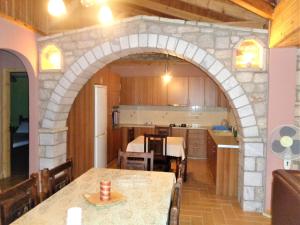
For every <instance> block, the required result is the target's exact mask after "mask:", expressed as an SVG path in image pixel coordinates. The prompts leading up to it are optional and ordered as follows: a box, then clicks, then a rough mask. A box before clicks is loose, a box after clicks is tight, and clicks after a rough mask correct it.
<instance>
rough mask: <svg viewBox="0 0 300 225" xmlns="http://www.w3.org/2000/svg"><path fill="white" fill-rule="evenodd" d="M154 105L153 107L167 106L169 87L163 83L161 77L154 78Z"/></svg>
mask: <svg viewBox="0 0 300 225" xmlns="http://www.w3.org/2000/svg"><path fill="white" fill-rule="evenodd" d="M152 95H153V96H152V101H153V102H152V104H153V105H167V104H168V95H167V85H166V84H165V83H164V82H163V81H162V79H161V77H160V76H159V77H153V87H152Z"/></svg>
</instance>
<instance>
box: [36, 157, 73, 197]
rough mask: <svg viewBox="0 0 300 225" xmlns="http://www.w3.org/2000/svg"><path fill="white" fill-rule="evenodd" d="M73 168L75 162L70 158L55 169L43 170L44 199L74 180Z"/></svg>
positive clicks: (42, 195)
mask: <svg viewBox="0 0 300 225" xmlns="http://www.w3.org/2000/svg"><path fill="white" fill-rule="evenodd" d="M72 168H73V163H72V160H71V159H69V160H67V161H66V162H65V163H63V164H61V165H59V166H57V167H54V168H53V169H48V168H46V169H43V170H42V171H41V184H42V192H41V199H42V200H44V199H46V198H48V197H50V196H51V195H53V194H54V193H55V192H57V191H59V190H60V189H62V188H63V187H65V186H66V185H67V184H69V183H70V182H71V181H72V180H73V179H72Z"/></svg>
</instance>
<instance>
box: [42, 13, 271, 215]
mask: <svg viewBox="0 0 300 225" xmlns="http://www.w3.org/2000/svg"><path fill="white" fill-rule="evenodd" d="M149 21H150V22H149ZM124 24H125V25H126V26H127V27H126V26H124ZM116 26H121V27H123V26H124V27H125V28H124V27H123V29H124V32H121V33H118V34H115V35H110V36H109V37H108V38H103V37H102V36H101V35H103V33H105V31H103V29H104V28H101V27H92V28H88V29H90V30H87V29H82V30H79V31H76V32H70V33H67V34H62V35H57V36H53V37H51V36H50V37H46V38H43V39H40V40H39V42H40V46H41V47H42V46H44V45H45V44H48V43H56V44H57V45H59V46H60V48H61V49H62V50H63V51H65V52H64V54H65V57H66V58H67V56H68V55H72V57H70V58H71V60H69V61H70V62H69V61H68V60H65V62H66V63H65V67H64V68H65V72H64V73H59V74H58V75H57V74H55V73H53V75H54V76H55V75H57V76H58V78H57V79H56V81H55V82H53V84H54V85H53V87H52V88H51V90H50V91H49V92H48V96H49V97H48V99H46V100H44V101H43V103H44V105H43V107H44V108H42V115H41V122H40V126H41V129H40V148H41V153H42V154H43V156H42V157H41V163H40V164H41V167H52V166H55V165H56V164H58V163H60V162H61V161H63V160H64V159H65V155H66V131H67V127H66V120H67V117H68V113H69V111H70V108H71V106H72V103H73V101H74V99H75V98H76V96H77V94H78V92H79V90H80V89H81V88H82V86H83V85H84V84H85V83H86V82H87V81H88V80H89V79H90V78H91V76H92V75H93V74H94V73H95V72H96V71H98V70H99V69H101V68H102V67H104V66H105V65H107V64H109V63H110V62H112V61H114V60H116V59H118V58H120V57H122V56H126V55H129V54H133V53H147V52H157V53H165V54H170V55H174V56H177V57H179V58H181V59H184V60H187V61H189V62H191V63H192V64H194V65H195V66H197V67H199V68H200V69H202V70H204V71H206V73H207V74H208V75H209V76H210V77H211V78H212V79H213V80H215V82H216V83H217V84H218V85H219V86H220V87H221V88H222V90H223V91H224V93H225V95H226V96H227V98H228V100H229V102H230V104H231V106H232V108H233V109H234V113H235V116H236V119H237V122H238V125H239V131H240V133H241V142H240V148H241V149H240V150H241V151H240V162H239V164H240V165H239V201H240V202H241V204H242V207H243V208H244V209H245V210H248V211H262V210H263V197H261V196H259V195H262V196H263V195H264V179H263V177H264V168H259V169H257V164H258V160H260V161H262V162H261V164H262V165H263V164H264V159H265V158H264V157H265V153H264V142H263V139H264V137H263V135H262V131H263V129H262V128H261V127H260V126H259V124H258V123H259V122H260V120H261V118H260V117H259V116H257V113H256V111H257V110H256V108H254V104H253V99H252V98H253V96H252V95H251V94H249V91H248V90H245V86H243V84H242V82H241V81H240V79H239V76H237V74H236V72H235V71H234V70H232V68H231V62H229V60H227V61H226V60H225V59H223V58H222V57H223V56H222V54H225V52H224V51H225V50H223V49H226V51H227V52H226V54H227V56H228V55H230V54H231V55H232V51H233V49H234V44H227V46H223V44H224V43H225V44H226V42H227V41H229V40H230V39H231V42H234V40H235V39H238V40H239V39H241V38H244V37H245V35H247V34H248V33H249V32H250V33H251V35H253V34H256V33H255V31H254V30H251V29H250V30H245V29H241V28H240V29H237V28H230V27H222V26H217V25H211V24H201V23H200V24H199V23H192V22H190V24H188V22H185V21H181V20H169V19H164V18H158V19H157V17H155V18H152V17H150V18H149V17H135V18H131V19H128V20H127V21H125V22H123V23H120V24H117V25H116ZM136 26H137V27H136ZM145 27H147V28H148V31H147V29H145ZM114 28H116V29H117V27H114ZM228 28H230V29H231V31H230V32H231V36H230V37H227V36H226V34H228V33H229V32H228V31H227V30H226V29H228ZM108 29H109V28H108ZM168 29H171V30H172V29H173V30H174V29H176V32H174V33H172V32H167V30H168ZM150 30H151V31H150ZM88 31H90V33H89V34H94V35H95V37H94V39H93V42H92V41H91V43H90V44H89V43H88V42H84V40H86V38H87V36H86V32H88ZM142 31H143V32H142ZM159 31H161V32H159ZM199 31H200V32H199ZM201 31H203V32H202V33H201ZM186 32H191V33H193V35H194V37H196V38H194V39H195V40H194V39H193V38H191V37H186V36H185V35H184V34H185V33H186ZM212 32H215V34H217V33H219V34H220V36H216V37H212V38H215V39H214V40H215V45H214V47H213V48H208V47H205V43H204V44H203V42H201V41H199V40H197V38H198V39H201V37H203V35H208V34H210V33H212ZM247 32H248V33H247ZM238 33H240V34H239V35H241V36H243V37H239V36H238ZM257 33H258V36H264V35H262V34H263V32H262V31H257ZM99 34H101V35H99ZM179 34H180V35H179ZM233 34H234V35H233ZM224 35H225V37H224ZM78 36H79V39H80V38H81V41H80V43H81V45H83V46H81V47H82V48H81V50H80V51H77V49H76V48H75V49H72V48H67V47H65V46H64V45H68V44H69V45H71V42H72V41H71V40H72V38H73V39H74V38H75V39H76V38H78ZM100 36H101V37H100ZM211 36H212V35H211ZM208 37H210V36H208ZM208 37H207V38H208ZM64 39H67V40H69V42H70V43H68V42H67V41H65V40H64ZM192 39H193V40H192ZM238 40H237V41H238ZM237 41H236V42H237ZM208 42H209V41H208ZM222 43H223V44H222ZM206 45H208V44H207V43H206ZM220 49H221V50H220ZM222 50H223V53H222V52H221V51H222ZM73 56H74V57H73ZM43 75H44V74H40V76H41V77H42V76H43ZM246 75H247V74H245V76H246ZM252 75H253V74H252ZM262 116H265V115H262ZM56 155H57V156H58V157H56ZM49 159H50V160H49ZM260 166H261V165H260Z"/></svg>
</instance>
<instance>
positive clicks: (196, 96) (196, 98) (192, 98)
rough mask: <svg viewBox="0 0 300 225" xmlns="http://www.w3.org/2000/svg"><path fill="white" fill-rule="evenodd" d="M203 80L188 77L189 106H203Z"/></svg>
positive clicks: (201, 78)
mask: <svg viewBox="0 0 300 225" xmlns="http://www.w3.org/2000/svg"><path fill="white" fill-rule="evenodd" d="M204 90H205V89H204V78H203V77H189V105H191V106H203V105H204Z"/></svg>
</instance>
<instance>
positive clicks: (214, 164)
mask: <svg viewBox="0 0 300 225" xmlns="http://www.w3.org/2000/svg"><path fill="white" fill-rule="evenodd" d="M207 160H208V165H209V168H210V171H211V174H212V176H213V180H214V182H215V184H216V194H217V195H222V196H228V197H237V192H238V190H237V188H238V161H239V150H238V149H235V148H223V147H222V148H220V147H218V145H217V144H216V143H215V142H214V139H213V138H212V137H211V135H210V134H209V133H208V135H207Z"/></svg>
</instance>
